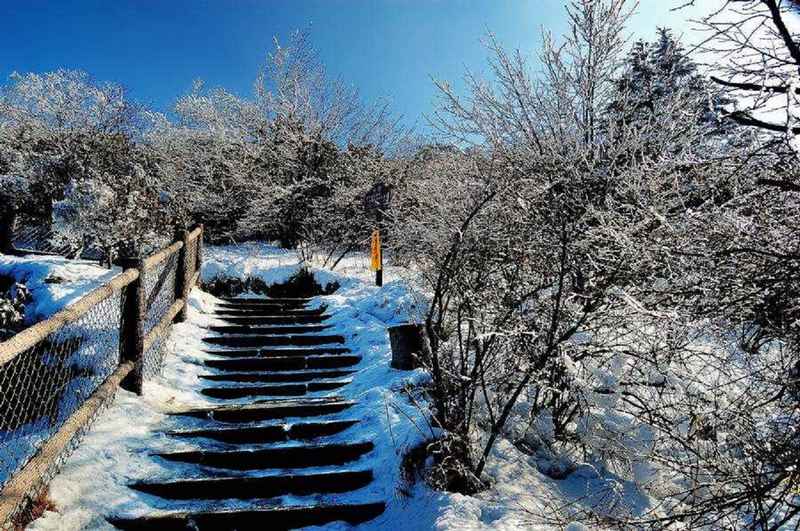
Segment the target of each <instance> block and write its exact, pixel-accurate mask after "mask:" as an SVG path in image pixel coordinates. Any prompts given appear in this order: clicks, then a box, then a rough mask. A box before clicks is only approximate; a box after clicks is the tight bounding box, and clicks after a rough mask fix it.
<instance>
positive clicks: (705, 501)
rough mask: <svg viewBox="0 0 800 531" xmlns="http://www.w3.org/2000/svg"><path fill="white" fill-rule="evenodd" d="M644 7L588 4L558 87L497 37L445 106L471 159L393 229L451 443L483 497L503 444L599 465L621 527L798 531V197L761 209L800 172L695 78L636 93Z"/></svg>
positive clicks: (455, 137) (581, 7) (558, 72)
mask: <svg viewBox="0 0 800 531" xmlns="http://www.w3.org/2000/svg"><path fill="white" fill-rule="evenodd" d="M625 9H626V3H625V2H622V1H616V0H607V1H604V2H596V1H594V2H593V1H589V0H586V1H582V2H576V3H575V5H574V7H573V8H572V9H571V11H570V19H571V21H572V28H571V30H570V32H569V33H568V35H567V37H565V41H564V42H563V43H556V42H555V41H554V39H552V38H549V37H548V38H546V39H545V49H544V52H543V55H542V60H543V63H544V65H545V68H544V74H542V75H538V76H536V75H534V74H532V73H531V71H530V70H529V69H528V68H527V67H526V61H525V59H524V58H523V57H522V56H521V55H520V54H519V53H517V54H509V53H507V52H505V51H504V50H503V49H502V48H501V47H500V46H499V45H498V44H497V43H496V41H494V40H493V39H491V38H490V40H489V46H490V49H491V51H492V53H493V58H494V60H493V62H492V71H493V73H494V77H495V79H496V82H495V83H490V82H488V81H484V80H481V79H477V78H475V77H474V76H468V77H467V96H466V97H462V96H461V92H460V91H456V90H454V89H452V88H451V87H450V86H449V85H447V84H445V83H441V84H440V85H439V86H440V88H441V90H442V95H443V105H442V107H441V109H440V111H439V114H438V117H439V119H440V120H439V122H438V126H439V129H440V130H441V131H442V132H444V133H447V134H448V135H449V137H450V139H452V141H453V142H454V143H456V142H457V143H461V144H465V143H473V146H472V147H471V148H470V149H452V148H449V149H428V150H426V151H425V152H423V153H420V156H419V157H418V159H419V161H418V164H419V165H418V176H419V178H418V179H417V180H414V181H409V182H407V183H405V184H404V185H402V186H400V187H398V189H397V190H396V195H397V198H396V201H395V206H396V208H397V209H398V210H399V214H398V216H396V219H395V224H394V225H393V227H392V232H393V233H394V235H395V241H394V242H393V251H394V253H395V254H394V255H395V256H397V257H398V258H399V259H402V260H404V261H407V262H408V263H413V264H414V266H415V267H417V268H418V269H419V271H420V273H421V276H422V281H423V284H424V286H423V288H424V290H425V291H426V292H428V293H429V294H430V295H431V305H430V308H429V310H428V313H427V315H426V322H425V326H426V330H427V335H428V339H429V340H430V344H431V351H432V355H431V358H430V359H429V360H424V362H425V363H426V365H427V366H428V368H429V370H430V371H431V374H432V376H433V386H432V389H431V399H432V401H433V404H434V406H435V414H434V423H435V424H437V425H438V426H440V427H441V428H443V429H444V430H445V432H446V433H447V437H448V438H455V439H456V440H458V441H460V442H461V443H462V444H455V445H450V446H449V447H450V448H452V449H454V450H457V451H459V452H461V455H458V458H459V463H460V464H459V467H456V468H460V470H465V471H467V473H468V474H471V475H472V476H473V477H472V478H471V481H472V484H474V482H475V481H477V480H482V479H484V478H482V477H481V476H482V472H483V470H484V468H485V466H486V462H487V460H488V459H491V454H492V448H493V445H494V443H495V442H496V441H497V439H498V438H499V437H509V438H511V439H512V440H515V441H521V442H524V443H525V444H526V445H528V447H535V446H539V447H540V448H542V447H544V448H545V449H546V450H547V451H548V452H550V455H552V454H554V453H555V454H556V456H557V457H558V456H559V455H560V456H562V457H564V456H565V457H567V458H569V459H571V460H573V462H581V461H589V462H591V463H592V466H593V467H595V468H596V469H598V470H600V471H605V472H606V473H607V479H608V481H607V485H608V486H609V492H608V497H607V498H606V499H605V500H606V501H605V503H604V505H603V506H595V507H590V508H589V513H590V514H593V515H594V517H596V518H598V519H599V521H602V522H604V523H608V522H609V521H611V522H615V523H616V524H618V525H627V524H633V523H638V524H644V525H656V526H657V525H660V523H662V522H673V521H674V522H682V523H683V524H685V525H689V526H692V527H694V526H706V527H711V528H713V527H715V526H725V527H731V528H739V527H742V526H743V525H749V524H750V523H753V522H758V523H759V525H761V526H762V527H764V528H767V527H770V526H774V525H780V523H782V522H786V521H787V520H786V519H787V518H789V519H790V518H792V517H793V516H794V515H796V514H797V511H798V510H799V509H797V508H796V505H793V502H792V499H793V498H792V496H793V494H792V492H793V489H796V485H797V476H796V472H795V471H796V470H797V463H798V453H797V449H798V448H800V444H798V440H800V438H798V432H797V430H796V429H795V428H792V427H790V426H791V425H792V423H794V422H796V421H797V415H798V402H797V394H796V391H794V389H795V388H796V385H797V384H796V376H795V375H796V374H797V369H796V367H797V366H798V365H797V364H798V362H799V361H800V357H798V351H797V348H796V344H797V341H796V336H797V323H798V320H797V317H798V316H797V314H796V309H797V308H798V307H800V301H798V298H797V290H796V289H795V285H796V282H795V283H794V284H792V281H791V279H792V278H795V276H796V273H792V272H796V271H797V267H798V261H797V239H796V237H795V238H794V240H792V239H791V238H792V236H790V235H791V234H793V233H794V234H796V233H797V230H798V227H797V221H796V216H794V217H793V216H791V215H789V212H790V210H791V209H797V207H798V203H797V198H796V197H795V196H793V195H791V194H790V193H782V194H775V193H773V192H770V191H764V190H763V189H759V187H758V185H757V183H759V182H765V181H766V180H770V179H773V180H774V179H775V177H774V175H776V174H777V175H780V173H781V172H785V171H786V168H785V166H784V165H782V164H781V163H780V161H781V159H780V158H779V156H775V157H765V156H761V157H760V158H757V159H756V158H753V157H751V156H750V155H751V151H750V150H749V149H748V148H749V147H751V146H753V145H754V144H753V142H754V141H757V140H758V138H753V137H752V135H748V134H747V133H746V132H743V131H741V130H739V129H736V128H731V127H726V126H721V125H720V123H719V122H718V120H717V119H716V117H715V115H714V113H715V112H716V111H718V110H719V108H718V105H720V104H721V102H722V101H723V98H721V97H719V96H718V95H717V94H715V93H714V92H712V91H710V90H709V89H708V87H706V86H705V84H704V83H684V81H685V80H687V79H689V80H691V79H693V77H692V73H691V72H692V70H691V65H690V64H688V63H686V62H685V61H683V60H681V61H678V62H677V63H676V64H677V65H678V66H679V67H680V68H674V69H670V71H668V72H661V73H659V74H658V76H654V77H649V78H648V77H647V76H645V77H644V78H641V79H645V80H649V81H648V83H649V82H653V83H654V84H652V85H645V86H643V85H642V84H641V83H639V82H638V81H641V79H632V78H631V77H628V78H627V79H626V77H625V76H630V75H631V74H632V73H636V74H637V75H638V74H641V72H638V73H637V72H632V71H631V70H630V69H628V68H626V63H625V60H626V59H627V58H626V57H625V56H623V55H622V52H623V50H624V46H623V45H622V43H621V35H622V31H623V30H622V28H623V24H624V20H625V18H626V17H625ZM663 38H664V37H663V35H662V39H663ZM662 44H663V43H662ZM675 50H679V48H677V47H674V49H673V51H675ZM648 53H649V52H647V51H646V50H645V56H646V55H647V54H648ZM675 53H677V52H675ZM645 59H646V60H648V61H649V60H650V59H647V57H645ZM656 64H657V63H656ZM641 66H642V65H641V64H640V65H637V68H638V67H641ZM645 66H647V65H645ZM687 67H689V70H687V69H686V68H687ZM671 76H674V77H671ZM621 80H622V81H621ZM682 80H683V81H682ZM633 81H636V82H633ZM665 81H666V82H665ZM670 85H672V86H670ZM655 86H657V87H658V90H657V91H653V90H652V89H653V87H655ZM722 135H725V136H722ZM754 177H755V179H754ZM743 332H744V333H743ZM742 347H746V348H742ZM776 375H777V376H776ZM459 449H460V450H459ZM450 457H452V456H450ZM556 460H557V458H556ZM557 468H558V470H559V471H558V474H561V473H562V472H561V471H562V470H564V467H557ZM542 469H543V470H551V469H552V468H551V467H550V468H549V467H546V466H545V467H542ZM623 481H628V482H632V483H633V484H635V485H636V486H637V487H638V488H639V489H641V490H642V491H643V492H644V493H646V494H648V495H650V496H651V498H650V502H651V505H650V507H647V508H641V507H640V508H636V507H630V506H627V505H626V503H625V500H624V499H622V496H623V492H624V490H625V489H623V487H622V484H621V482H623ZM463 484H464V483H463V482H462V483H461V485H463ZM457 485H458V482H455V483H452V484H451V485H450V486H451V487H452V486H457Z"/></svg>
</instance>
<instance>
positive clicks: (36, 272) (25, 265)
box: [0, 254, 120, 323]
mask: <svg viewBox="0 0 800 531" xmlns="http://www.w3.org/2000/svg"><path fill="white" fill-rule="evenodd" d="M119 273H120V269H119V268H114V269H107V268H105V267H101V266H99V265H98V264H97V263H96V262H89V261H86V260H68V259H66V258H62V257H60V256H37V255H28V256H11V255H6V254H0V276H8V277H12V278H14V280H16V281H17V282H20V283H23V284H25V285H26V286H27V287H28V290H29V291H30V293H31V296H32V297H33V301H32V302H31V303H28V304H27V305H26V307H25V320H26V322H27V323H34V322H37V321H41V320H43V319H46V318H48V317H50V316H51V315H53V314H54V313H56V312H58V311H59V310H62V309H63V308H65V307H66V306H68V305H70V304H72V303H73V302H75V301H77V300H78V299H80V298H81V297H82V296H84V295H86V294H87V293H89V292H90V291H92V290H93V289H96V288H99V287H100V286H102V285H103V284H105V283H106V282H108V281H109V280H111V279H112V278H114V277H115V276H117V275H118V274H119Z"/></svg>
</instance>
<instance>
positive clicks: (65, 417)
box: [0, 229, 202, 529]
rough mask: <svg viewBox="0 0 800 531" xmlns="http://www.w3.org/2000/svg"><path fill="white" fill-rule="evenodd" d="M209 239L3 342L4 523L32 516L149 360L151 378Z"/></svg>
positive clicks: (193, 241) (0, 502)
mask: <svg viewBox="0 0 800 531" xmlns="http://www.w3.org/2000/svg"><path fill="white" fill-rule="evenodd" d="M201 239H202V230H201V229H198V230H195V231H193V232H192V233H190V234H189V235H188V237H186V238H184V239H183V241H182V242H180V243H181V245H178V244H173V245H172V246H170V247H169V248H167V249H166V250H164V251H162V253H166V256H163V257H162V259H160V260H159V261H158V262H157V263H156V264H155V265H154V266H153V267H152V269H149V270H148V269H147V267H146V266H145V265H144V264H146V263H147V261H145V262H142V264H143V265H142V266H141V267H140V268H138V269H129V270H126V271H125V272H124V273H123V274H122V275H120V276H118V277H116V278H115V279H113V280H112V281H110V282H109V283H107V284H106V285H104V286H101V287H100V288H98V289H96V290H95V291H93V292H92V293H90V294H87V295H86V296H85V297H83V298H82V299H81V300H79V301H77V302H76V303H74V304H73V305H71V306H70V307H68V308H67V309H65V310H62V311H61V312H59V313H58V314H56V315H54V316H53V317H52V318H50V319H48V320H47V321H44V322H42V323H38V324H37V325H34V326H33V327H31V328H30V329H28V330H25V331H23V332H20V333H19V334H17V336H14V337H12V338H11V339H9V340H8V341H5V342H2V343H0V529H5V528H8V527H10V528H14V527H16V526H19V525H20V524H19V523H20V521H21V520H20V518H21V516H20V515H23V516H22V519H23V520H24V512H25V511H26V510H28V509H27V507H28V506H29V505H30V502H31V500H33V499H34V498H35V496H36V495H37V494H38V492H39V491H40V490H41V488H42V487H43V486H44V485H46V484H47V483H48V482H49V480H50V479H51V478H52V476H53V475H55V473H56V472H57V470H58V468H59V467H60V465H61V463H62V462H63V460H64V459H65V458H66V456H67V455H69V452H70V451H71V450H72V449H74V447H75V446H76V445H77V444H78V442H79V441H80V438H81V435H82V434H83V433H84V432H85V430H86V429H87V427H88V425H89V423H90V422H91V421H92V419H94V418H95V417H96V415H97V411H98V409H100V407H102V406H103V405H104V404H105V403H106V402H107V401H108V399H109V398H110V397H111V396H113V390H114V389H116V387H117V386H118V385H119V383H120V382H121V381H122V378H123V376H124V375H127V373H128V372H130V371H131V368H132V367H133V366H134V362H135V363H136V364H140V365H141V366H142V373H143V376H144V378H151V377H153V376H156V375H157V374H158V373H159V372H160V370H161V367H162V365H163V361H164V346H165V343H166V333H165V331H166V330H168V328H169V326H168V325H169V324H171V322H172V320H173V318H175V317H176V315H177V310H179V309H180V307H181V306H182V305H183V304H185V301H183V302H182V303H178V304H176V302H178V299H180V298H183V296H185V295H186V294H187V293H188V291H189V289H191V286H189V285H188V284H189V282H191V280H192V278H193V276H194V273H195V271H196V270H197V269H198V267H199V264H198V263H197V257H198V247H199V246H200V242H201ZM190 260H191V262H190ZM181 263H183V264H187V266H184V267H179V264H181ZM139 279H141V282H136V281H137V280H139ZM134 288H135V289H141V290H142V293H140V294H139V295H137V297H143V298H144V300H145V301H146V305H145V307H144V310H145V311H144V312H141V313H140V314H139V315H131V314H130V312H129V308H130V306H129V305H128V304H126V301H128V300H129V297H132V296H133V294H132V293H131V290H132V289H134ZM133 313H136V312H133ZM130 319H140V320H141V321H142V322H141V323H140V325H139V326H138V327H133V328H131V327H129V326H126V321H130ZM137 328H138V329H139V330H141V331H142V334H143V337H140V338H138V339H139V340H138V341H136V338H131V337H126V334H128V332H126V331H128V330H131V329H137ZM131 344H134V345H135V346H137V348H138V349H139V351H138V352H135V349H134V356H135V357H137V358H139V359H138V361H136V360H132V359H129V358H130V353H131V349H130V348H129V347H130V345H131ZM123 353H124V354H125V355H121V354H123ZM122 369H125V370H122ZM133 390H135V391H137V392H141V389H136V388H134V389H133ZM87 406H91V407H87ZM48 445H49V447H48ZM45 449H47V451H45ZM50 454H52V455H50Z"/></svg>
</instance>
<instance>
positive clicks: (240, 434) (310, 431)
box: [167, 419, 358, 444]
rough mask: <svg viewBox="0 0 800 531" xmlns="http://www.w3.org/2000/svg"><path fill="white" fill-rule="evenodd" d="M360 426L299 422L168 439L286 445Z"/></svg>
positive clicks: (352, 422)
mask: <svg viewBox="0 0 800 531" xmlns="http://www.w3.org/2000/svg"><path fill="white" fill-rule="evenodd" d="M356 424H358V421H357V420H354V419H351V420H330V421H323V422H298V423H295V424H289V425H287V424H277V425H270V426H255V427H243V428H218V429H203V430H181V431H169V432H167V435H169V436H170V437H178V438H182V439H183V438H189V439H194V438H201V439H211V440H214V441H218V442H223V443H231V444H268V443H277V442H286V441H306V440H311V439H316V438H319V437H327V436H329V435H336V434H338V433H341V432H343V431H344V430H346V429H348V428H350V427H352V426H355V425H356Z"/></svg>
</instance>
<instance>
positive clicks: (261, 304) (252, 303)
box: [216, 299, 308, 310]
mask: <svg viewBox="0 0 800 531" xmlns="http://www.w3.org/2000/svg"><path fill="white" fill-rule="evenodd" d="M306 304H308V302H307V301H266V300H255V299H248V300H240V301H235V302H234V301H222V302H218V303H217V305H216V306H217V308H226V309H234V310H242V309H260V308H270V309H273V308H276V309H283V308H286V309H301V308H304V307H305V306H306Z"/></svg>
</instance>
